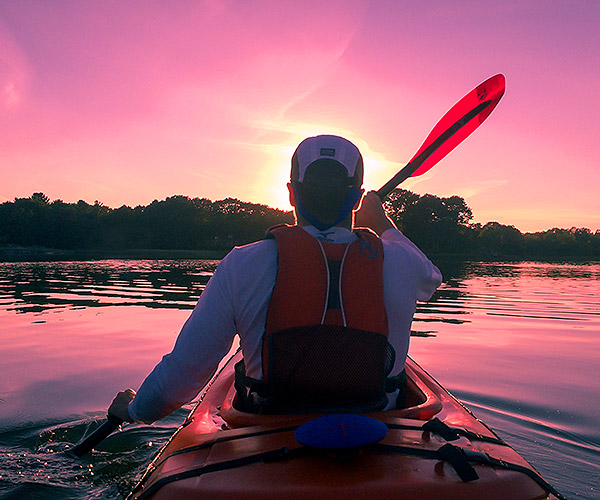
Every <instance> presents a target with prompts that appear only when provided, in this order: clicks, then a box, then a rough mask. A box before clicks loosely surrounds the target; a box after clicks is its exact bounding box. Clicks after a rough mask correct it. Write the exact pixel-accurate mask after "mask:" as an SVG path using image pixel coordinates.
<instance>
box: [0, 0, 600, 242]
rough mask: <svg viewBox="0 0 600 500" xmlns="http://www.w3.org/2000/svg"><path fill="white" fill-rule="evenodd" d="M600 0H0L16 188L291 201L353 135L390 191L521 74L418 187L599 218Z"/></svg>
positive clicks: (4, 107) (1, 79)
mask: <svg viewBox="0 0 600 500" xmlns="http://www.w3.org/2000/svg"><path fill="white" fill-rule="evenodd" d="M598 26H600V1H598V0H562V1H561V0H516V1H513V0H503V1H501V2H481V1H478V0H458V1H450V0H446V1H443V0H437V1H435V0H422V1H414V0H371V1H360V0H344V1H327V2H325V1H321V0H315V1H292V0H273V1H261V0H253V1H249V0H248V1H246V0H237V1H236V0H231V1H220V0H207V1H191V0H190V1H184V0H175V1H168V2H167V1H158V0H156V1H141V0H140V1H127V0H122V1H107V0H103V1H91V0H89V1H88V0H82V1H75V0H73V1H60V0H57V1H50V0H46V1H35V0H23V1H14V0H0V175H1V177H0V178H1V180H0V203H1V202H4V201H12V200H13V199H14V198H15V197H28V196H30V195H31V194H32V193H33V192H37V191H42V192H44V193H45V194H46V195H48V196H49V197H50V198H51V199H52V200H54V199H62V200H64V201H66V202H76V201H77V200H79V199H83V200H85V201H87V202H88V203H93V202H94V201H95V200H99V201H100V202H102V203H103V204H105V205H108V206H110V207H114V208H116V207H119V206H121V205H124V204H125V205H129V206H135V205H138V204H142V205H146V204H148V203H150V202H152V201H153V200H154V199H158V200H161V199H164V198H166V197H167V196H171V195H175V194H182V195H187V196H190V197H206V198H210V199H211V200H217V199H221V198H225V197H228V196H231V197H235V198H239V199H241V200H244V201H252V202H256V203H264V204H267V205H270V206H274V207H279V208H283V209H289V208H290V207H289V204H288V202H287V197H286V193H287V191H286V190H285V186H284V184H285V182H286V181H287V178H288V176H289V159H290V157H291V154H292V152H293V150H294V149H295V147H296V145H297V144H298V143H299V142H300V141H301V140H302V139H303V138H304V137H306V136H309V135H315V134H319V133H332V134H338V135H343V136H345V137H347V138H349V139H350V140H352V141H353V142H355V143H356V144H357V145H358V146H359V148H360V149H361V151H362V153H363V156H364V157H365V168H366V174H365V187H366V188H367V189H377V188H379V187H380V186H381V185H382V184H383V183H385V182H386V181H387V180H388V179H389V178H390V177H391V176H392V175H393V174H394V173H395V172H396V171H397V170H399V169H400V168H401V167H402V166H403V165H404V164H405V163H406V162H407V161H408V160H409V159H410V158H411V157H412V156H413V154H414V153H415V152H416V150H417V149H418V148H419V147H420V145H421V143H422V141H423V140H424V139H425V137H426V136H427V134H428V133H429V131H430V130H431V128H432V127H433V126H434V125H435V123H436V122H437V120H438V119H439V118H441V116H442V115H443V114H444V113H445V112H446V111H447V110H448V109H449V108H450V107H451V106H452V105H453V104H454V103H455V102H456V101H458V100H459V99H460V98H461V97H462V96H463V95H464V94H466V93H467V92H469V91H470V90H471V89H472V88H474V87H475V86H476V85H477V84H479V83H481V82H482V81H484V80H485V79H487V78H488V77H490V76H492V75H494V74H497V73H503V74H504V75H505V76H506V81H507V90H506V95H505V96H504V98H503V100H502V101H501V102H500V104H499V105H498V107H497V108H496V110H495V111H494V112H493V114H492V115H491V116H490V117H489V119H488V120H487V121H486V122H485V123H484V124H483V125H482V126H481V127H480V128H479V129H478V130H477V131H476V132H475V133H474V134H473V135H472V136H470V137H469V138H468V139H467V140H466V141H465V142H464V143H463V144H461V145H460V146H458V148H457V149H456V150H455V151H453V152H452V153H450V155H449V156H447V157H446V158H445V159H444V160H442V161H441V162H440V163H439V164H438V165H436V166H435V167H434V168H433V169H432V170H431V171H430V172H428V173H427V174H426V175H424V176H422V177H418V178H415V179H409V180H408V181H406V182H405V183H404V184H402V187H404V188H406V189H410V190H411V191H414V192H416V193H418V194H425V193H431V194H435V195H437V196H441V197H444V196H451V195H459V196H462V197H464V198H465V200H466V201H467V204H468V205H469V206H470V207H471V208H472V209H473V213H474V220H475V221H476V222H481V223H486V222H489V221H498V222H500V223H502V224H508V225H514V226H516V227H517V228H519V229H520V230H521V231H524V232H526V231H543V230H547V229H550V228H553V227H563V228H570V227H572V226H576V227H587V228H590V229H591V230H593V231H595V230H599V229H600V166H599V165H598V158H600V138H599V131H600V118H599V117H600V99H599V98H598V91H599V90H600V88H599V83H600V64H599V63H598V50H599V49H600V29H598Z"/></svg>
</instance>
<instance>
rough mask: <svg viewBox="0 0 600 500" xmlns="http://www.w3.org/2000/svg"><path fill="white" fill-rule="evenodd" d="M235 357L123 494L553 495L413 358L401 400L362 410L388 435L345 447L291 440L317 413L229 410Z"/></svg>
mask: <svg viewBox="0 0 600 500" xmlns="http://www.w3.org/2000/svg"><path fill="white" fill-rule="evenodd" d="M239 359H241V353H239V352H238V353H237V354H236V355H234V356H233V357H232V358H231V359H230V360H229V361H228V362H227V363H226V365H225V366H224V368H223V369H222V370H221V372H220V374H219V375H218V376H216V377H215V378H214V379H213V381H212V382H211V383H210V384H209V385H208V386H207V388H205V390H204V391H203V393H202V395H201V399H200V402H199V403H198V405H197V406H196V407H195V409H194V410H193V411H192V413H191V414H190V416H189V417H188V419H187V420H186V421H185V422H184V424H183V425H182V426H181V427H180V428H179V429H178V430H177V432H176V433H175V434H174V435H173V437H172V438H171V439H170V441H169V442H168V443H167V445H166V446H165V447H164V448H163V449H162V450H161V451H160V452H159V454H158V455H157V457H156V458H155V459H154V461H153V462H152V463H151V464H150V466H149V467H148V470H147V471H146V473H145V475H144V477H143V478H142V480H141V481H140V483H139V484H138V485H137V486H136V488H135V489H134V490H133V492H132V494H131V495H130V497H129V498H130V499H131V500H133V499H144V498H151V499H153V500H160V499H172V498H186V499H209V498H210V499H217V498H218V499H219V500H224V499H234V498H235V499H241V498H243V499H259V498H260V499H261V500H265V499H269V498H286V499H295V498H304V499H305V498H310V499H311V500H317V499H339V498H346V497H347V498H352V499H362V498H365V499H369V500H375V499H386V500H388V499H389V498H395V497H398V498H403V499H405V500H412V499H414V500H423V499H448V498H460V499H464V500H470V499H473V500H475V499H481V498H486V499H488V500H494V499H507V498H510V499H531V500H533V499H553V498H557V497H555V496H553V495H552V494H550V492H549V488H551V487H549V486H548V485H546V484H545V483H543V480H541V478H539V476H538V475H537V473H536V472H535V470H534V469H533V468H532V467H531V465H530V464H528V463H527V462H526V461H525V459H524V458H522V457H521V456H520V455H519V454H518V453H517V452H516V451H514V450H513V449H512V448H511V447H510V446H508V445H507V444H506V443H504V442H503V441H502V440H501V439H499V438H498V436H497V435H496V434H495V433H494V432H493V431H492V430H491V429H489V428H488V427H487V426H486V425H485V424H483V423H482V422H481V421H479V420H478V419H477V418H476V417H475V416H473V414H472V413H471V412H470V411H469V410H467V409H466V408H465V407H464V406H463V405H462V404H461V403H459V402H458V401H457V400H456V399H455V398H454V397H453V396H452V395H450V394H449V393H448V392H447V391H446V390H445V389H443V388H442V387H441V386H440V385H439V384H438V383H437V382H436V381H435V380H434V379H433V378H432V377H431V376H430V375H429V374H427V373H426V372H425V371H424V370H423V369H422V368H421V367H420V366H419V365H418V364H417V363H415V362H414V361H413V360H412V359H411V358H408V359H407V363H406V373H407V378H408V399H407V402H408V403H409V406H408V407H407V408H404V409H399V410H391V411H385V412H378V413H371V414H368V415H369V416H371V417H373V418H375V419H377V420H379V421H381V422H383V423H384V424H386V425H387V427H388V432H387V435H386V436H385V437H384V438H383V439H382V440H381V441H379V442H378V443H376V444H372V445H368V446H365V447H362V448H360V449H352V450H346V451H334V450H321V449H315V448H310V447H306V446H303V445H301V444H300V443H298V441H296V439H295V437H294V431H295V429H296V428H297V427H298V426H299V425H301V424H303V423H304V422H307V421H309V420H311V419H313V418H314V417H317V416H318V415H298V414H287V415H257V414H251V413H246V412H243V411H240V410H238V409H236V408H235V407H234V405H233V401H234V396H235V389H234V388H233V377H234V373H233V366H234V364H235V363H236V362H237V361H238V360H239ZM506 464H509V465H510V467H506ZM537 478H539V480H537ZM558 498H559V497H558Z"/></svg>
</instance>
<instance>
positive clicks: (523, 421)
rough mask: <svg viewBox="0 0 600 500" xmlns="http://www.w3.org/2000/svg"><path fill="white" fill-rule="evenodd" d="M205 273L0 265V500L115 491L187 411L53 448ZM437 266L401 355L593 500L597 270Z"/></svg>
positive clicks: (162, 346) (133, 380)
mask: <svg viewBox="0 0 600 500" xmlns="http://www.w3.org/2000/svg"><path fill="white" fill-rule="evenodd" d="M217 263H218V262H217V261H206V260H186V261H184V260H180V261H167V260H154V261H150V260H144V261H132V260H128V261H126V260H111V261H94V262H56V263H49V262H46V263H0V367H1V370H2V372H1V377H0V500H8V499H19V500H22V499H34V498H35V499H44V498H48V499H57V500H62V499H84V498H86V499H87V498H94V499H120V498H123V497H124V496H126V494H127V492H128V491H129V489H130V488H131V487H132V486H133V485H134V484H135V482H136V480H137V479H138V478H139V477H140V475H141V473H142V472H143V470H144V469H145V467H146V465H147V464H148V462H149V461H150V459H151V458H152V457H153V456H154V454H155V453H156V452H157V451H158V449H159V447H160V446H161V445H162V444H164V443H165V442H166V440H167V439H168V437H169V436H170V435H171V434H172V432H173V431H174V430H175V429H176V428H177V427H178V425H179V424H180V423H181V422H182V421H183V419H184V418H185V416H186V414H187V412H188V411H189V407H188V408H183V409H181V410H179V411H177V412H175V413H174V414H173V415H171V416H169V417H167V418H165V419H163V420H161V421H159V422H158V423H156V424H155V425H153V426H138V425H133V426H127V427H125V428H124V430H123V431H122V432H120V433H118V434H116V435H114V436H111V437H110V438H109V439H107V440H106V441H105V442H104V443H103V444H102V445H101V446H99V447H98V451H96V452H94V453H93V454H92V455H88V456H87V457H85V458H83V459H73V458H68V457H66V456H64V455H63V454H62V453H61V452H62V451H64V450H65V449H67V448H68V447H70V446H72V444H73V443H74V442H77V441H78V440H79V439H80V438H81V437H82V436H83V435H84V433H86V432H89V431H90V430H91V429H93V428H95V426H96V425H98V422H100V419H101V417H102V416H103V415H104V414H105V411H106V408H107V406H108V404H109V403H110V402H111V400H112V398H113V397H114V395H115V393H116V392H117V391H119V390H121V389H123V388H126V387H134V388H137V387H138V386H139V384H140V383H141V381H142V380H143V378H144V376H145V375H146V374H147V373H148V372H149V371H150V370H151V369H152V368H153V366H154V365H155V364H156V363H157V362H158V361H159V360H160V357H161V356H162V355H163V354H164V353H166V352H168V351H169V350H170V349H171V347H172V345H173V343H174V341H175V338H176V336H177V334H178V331H179V329H180V327H181V325H182V324H183V322H184V321H185V320H186V318H187V316H188V315H189V313H190V311H191V309H192V308H193V307H194V304H195V302H196V301H197V299H198V297H199V296H200V294H201V293H202V290H203V288H204V286H205V285H206V282H207V281H208V279H209V278H210V276H211V275H212V272H213V271H214V269H215V267H216V265H217ZM441 267H442V269H443V271H444V276H445V281H444V284H443V285H442V287H441V288H440V290H439V291H438V292H437V293H436V295H435V296H434V298H433V300H432V301H431V302H429V303H426V304H420V305H419V308H418V311H417V314H416V316H415V321H414V323H413V335H414V336H413V338H412V340H411V349H410V354H411V356H412V357H413V358H414V359H415V360H416V361H417V362H419V363H420V364H421V365H422V366H423V367H425V368H426V369H427V370H428V371H429V372H430V373H431V374H432V375H433V376H434V377H435V378H436V379H437V380H438V381H439V382H440V383H442V385H444V386H445V387H446V388H447V389H449V390H450V391H451V392H453V394H454V395H455V396H457V397H458V398H459V399H461V400H462V401H463V402H465V403H466V404H467V406H468V407H469V408H471V409H472V410H473V411H474V413H475V414H476V415H477V416H478V417H480V418H481V419H482V420H483V421H484V422H486V423H487V424H488V425H490V426H491V427H492V428H494V429H495V430H496V431H497V432H498V433H499V434H500V435H501V436H502V437H503V438H505V439H506V440H507V441H508V442H509V444H511V445H512V446H513V447H514V448H516V449H517V451H519V452H520V453H521V454H522V455H524V456H525V458H526V459H527V460H529V461H530V462H531V463H532V464H533V465H534V466H535V467H536V468H537V469H538V471H540V472H541V474H542V475H543V476H544V477H545V478H546V480H548V481H549V482H551V483H552V484H553V485H554V486H555V487H556V488H557V489H558V490H559V491H561V492H562V493H563V494H564V495H565V496H567V497H568V498H581V499H590V500H591V499H596V500H597V499H600V479H599V478H600V299H599V297H600V263H597V262H596V263H580V264H569V263H563V264H548V263H472V262H471V263H461V264H457V263H448V264H446V265H442V266H441Z"/></svg>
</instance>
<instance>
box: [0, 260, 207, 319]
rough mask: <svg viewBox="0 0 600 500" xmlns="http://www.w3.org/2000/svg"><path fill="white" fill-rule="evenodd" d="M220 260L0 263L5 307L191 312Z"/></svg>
mask: <svg viewBox="0 0 600 500" xmlns="http://www.w3.org/2000/svg"><path fill="white" fill-rule="evenodd" d="M217 264H218V261H210V260H183V261H169V260H159V261H122V260H121V261H120V260H107V261H93V262H46V263H0V276H1V279H0V307H2V308H6V309H7V310H9V311H16V312H19V313H27V312H30V313H39V312H43V311H47V310H52V309H60V308H69V309H74V308H77V307H106V306H144V307H151V308H165V307H170V308H175V309H191V308H193V307H194V305H195V303H196V302H197V300H198V297H199V296H200V294H201V293H202V290H203V289H204V287H205V286H206V283H207V282H208V280H209V279H210V276H212V273H213V272H214V269H215V268H216V266H217Z"/></svg>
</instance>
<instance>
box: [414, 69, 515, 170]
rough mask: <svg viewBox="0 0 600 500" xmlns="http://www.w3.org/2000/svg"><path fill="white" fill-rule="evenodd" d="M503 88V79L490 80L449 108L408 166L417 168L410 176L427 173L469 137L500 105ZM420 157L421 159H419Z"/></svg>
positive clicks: (497, 77)
mask: <svg viewBox="0 0 600 500" xmlns="http://www.w3.org/2000/svg"><path fill="white" fill-rule="evenodd" d="M505 88H506V82H505V79H504V75H502V74H499V75H495V76H492V77H491V78H489V79H487V80H486V81H485V82H483V83H481V84H479V85H478V86H477V87H476V88H474V89H473V90H472V91H471V92H469V93H468V94H467V95H466V96H464V97H463V98H462V99H461V100H460V101H458V102H457V103H456V104H455V105H454V106H452V108H451V109H450V110H449V111H448V112H447V113H446V114H445V115H444V116H443V117H442V118H441V120H440V121H439V122H438V123H437V125H436V126H435V127H434V128H433V130H432V131H431V132H430V133H429V135H428V136H427V139H425V142H424V143H423V145H422V146H421V148H420V149H419V150H418V151H417V152H416V154H415V155H414V156H413V157H412V158H411V160H410V162H408V164H410V163H412V162H415V163H416V164H417V168H416V169H415V170H414V172H412V174H410V176H411V177H416V176H418V175H421V174H424V173H425V172H427V171H428V170H429V169H430V168H431V167H433V166H434V165H435V164H436V163H437V162H439V161H440V160H441V159H442V158H444V156H446V155H447V154H448V153H449V152H450V151H452V150H453V149H454V148H455V147H456V146H458V145H459V144H460V143H461V142H462V141H464V140H465V139H466V138H467V137H468V136H469V135H471V134H472V133H473V131H474V130H475V129H476V128H477V127H479V125H481V124H482V123H483V121H484V120H485V119H486V118H487V117H488V116H489V115H490V113H491V112H492V111H493V110H494V108H495V107H496V105H497V104H498V102H500V99H501V97H502V96H503V95H504V90H505ZM423 153H425V154H424V155H423V156H424V158H419V156H421V155H422V154H423ZM421 161H422V163H421Z"/></svg>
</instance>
